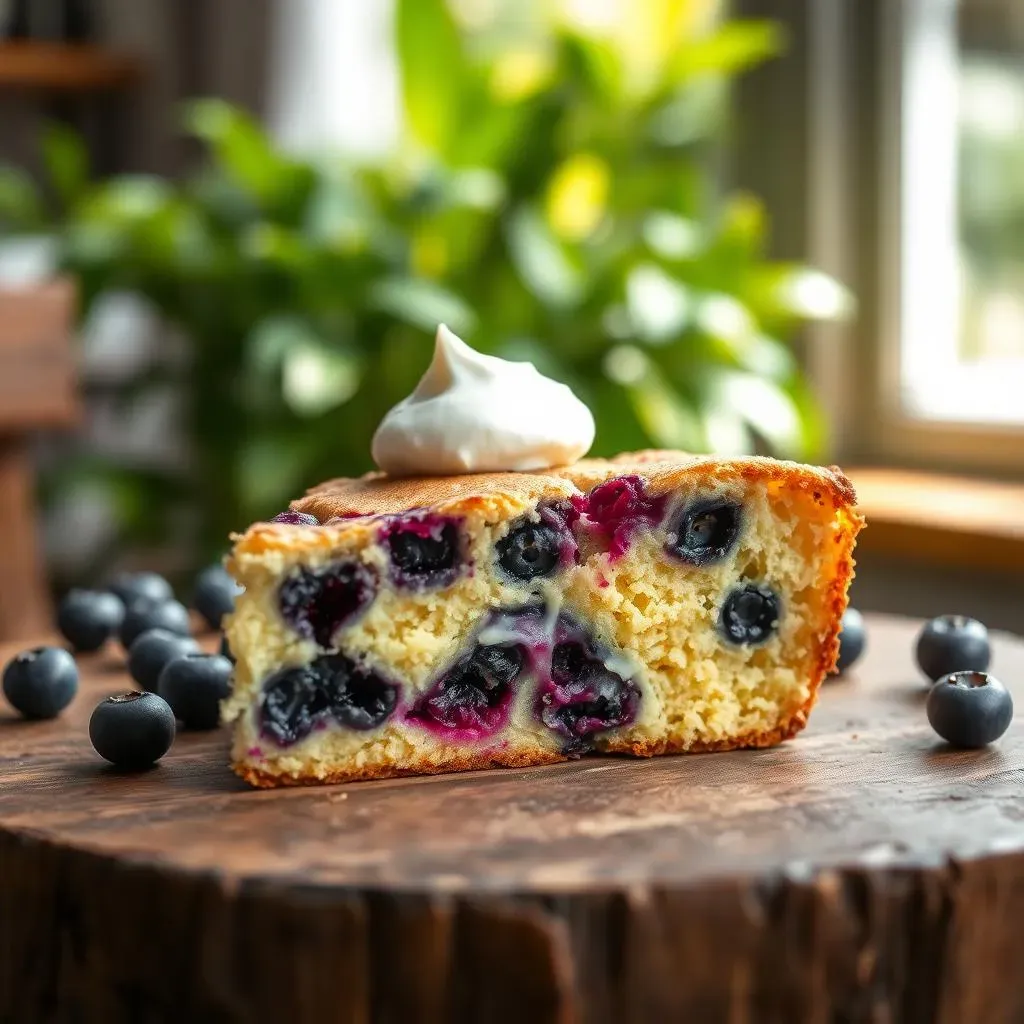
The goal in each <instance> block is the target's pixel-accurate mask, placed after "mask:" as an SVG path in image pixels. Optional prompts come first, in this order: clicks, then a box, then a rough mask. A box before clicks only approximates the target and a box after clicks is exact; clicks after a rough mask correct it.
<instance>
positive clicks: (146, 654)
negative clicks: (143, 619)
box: [128, 629, 199, 693]
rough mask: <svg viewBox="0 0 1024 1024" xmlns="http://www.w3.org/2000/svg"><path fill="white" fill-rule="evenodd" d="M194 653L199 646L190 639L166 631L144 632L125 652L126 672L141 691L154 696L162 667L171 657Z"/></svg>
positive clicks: (151, 630)
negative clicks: (126, 653) (126, 658)
mask: <svg viewBox="0 0 1024 1024" xmlns="http://www.w3.org/2000/svg"><path fill="white" fill-rule="evenodd" d="M198 650H199V644H197V643H196V642H195V640H193V639H192V637H190V636H181V634H179V633H171V632H168V630H166V629H147V630H146V632H145V633H142V634H140V635H139V637H138V638H137V639H136V641H135V643H133V644H132V646H131V649H130V650H129V651H128V671H129V673H130V674H131V677H132V679H134V680H135V682H137V683H138V684H139V686H141V687H142V688H143V689H144V690H149V691H150V692H152V693H156V688H157V681H158V680H159V679H160V673H161V672H162V671H163V670H164V666H165V665H167V664H168V662H171V661H173V660H174V659H175V658H183V657H185V655H186V654H195V653H196V652H197V651H198Z"/></svg>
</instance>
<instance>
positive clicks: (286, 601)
mask: <svg viewBox="0 0 1024 1024" xmlns="http://www.w3.org/2000/svg"><path fill="white" fill-rule="evenodd" d="M376 590H377V579H376V577H375V576H374V574H373V572H372V571H371V570H370V569H368V568H367V567H366V566H365V565H361V564H359V563H358V562H337V563H335V564H334V565H328V566H325V567H324V568H322V569H306V568H304V567H301V566H300V567H298V568H296V569H294V570H293V571H292V573H291V574H290V575H289V576H288V577H287V578H286V579H285V580H284V582H282V584H281V587H280V589H279V591H278V607H279V608H280V610H281V616H282V617H283V618H284V621H285V622H286V623H288V625H289V626H291V628H292V629H294V630H295V632H296V633H298V634H299V636H301V637H306V638H307V639H311V640H315V641H316V642H317V644H319V645H320V646H321V647H330V646H331V641H332V639H333V638H334V634H335V633H336V632H337V631H338V630H339V629H340V628H341V627H342V626H344V625H345V624H346V623H348V622H350V621H351V620H352V619H354V618H355V617H356V616H357V615H358V614H359V613H360V612H362V611H364V610H365V609H366V607H367V605H369V603H370V602H371V601H372V600H373V597H374V594H375V593H376Z"/></svg>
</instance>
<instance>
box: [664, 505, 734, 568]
mask: <svg viewBox="0 0 1024 1024" xmlns="http://www.w3.org/2000/svg"><path fill="white" fill-rule="evenodd" d="M742 524H743V510H742V508H741V506H740V505H739V504H738V503H737V502H735V501H729V500H727V499H724V498H703V499H701V500H699V501H695V502H693V503H692V504H691V505H689V506H688V507H687V508H685V509H684V510H683V514H682V516H681V517H680V519H679V522H678V524H677V525H676V526H675V527H674V529H673V530H672V532H670V534H669V541H668V545H667V549H668V552H669V554H672V555H675V556H676V557H677V558H680V559H682V560H683V561H684V562H688V563H689V564H690V565H698V566H700V565H711V564H712V563H714V562H720V561H722V559H724V558H725V557H726V556H727V555H728V554H729V552H731V551H732V550H733V548H734V547H735V546H736V541H737V540H738V539H739V535H740V528H741V526H742Z"/></svg>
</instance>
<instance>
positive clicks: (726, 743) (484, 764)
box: [232, 687, 818, 789]
mask: <svg viewBox="0 0 1024 1024" xmlns="http://www.w3.org/2000/svg"><path fill="white" fill-rule="evenodd" d="M817 690H818V688H817V687H814V690H813V692H812V694H811V696H810V698H809V699H808V701H807V703H806V704H805V705H804V706H803V707H801V708H800V709H799V710H797V712H796V713H795V714H793V715H792V716H791V717H790V718H789V719H788V720H787V721H786V722H783V723H782V724H780V725H778V726H776V728H774V729H770V730H765V731H761V732H749V733H745V734H743V735H740V736H735V737H731V738H729V739H724V740H715V741H713V742H704V741H698V742H696V743H688V744H687V743H683V742H681V741H678V740H671V739H669V740H648V741H633V742H624V741H618V742H615V741H607V742H605V743H603V744H602V745H601V750H600V751H597V752H596V753H598V754H627V755H632V756H633V757H656V756H658V755H660V754H712V753H722V752H724V751H728V750H740V749H757V748H764V747H774V746H776V745H778V744H779V743H782V742H784V741H785V740H788V739H792V738H793V737H794V736H795V735H796V734H797V733H798V732H800V730H801V729H803V728H804V726H805V725H806V724H807V717H808V713H809V712H810V709H811V706H812V705H813V703H814V701H815V699H816V697H817ZM584 756H591V755H584ZM572 760H576V758H574V757H571V756H569V755H567V754H561V753H558V752H557V751H552V750H546V749H544V748H543V747H540V746H538V747H535V748H532V749H530V748H523V747H520V748H519V749H517V750H515V751H508V752H501V751H488V752H485V753H480V754H467V755H466V756H465V757H462V758H455V759H447V760H445V761H444V762H443V763H438V762H436V761H431V760H429V759H428V758H422V759H418V760H410V761H407V762H405V763H404V764H402V765H372V766H367V767H365V768H358V769H355V770H352V769H338V770H337V771H330V772H326V773H325V774H323V775H317V774H314V773H313V772H308V773H303V772H300V773H297V774H293V773H289V774H277V773H275V772H268V771H264V770H263V769H261V768H257V767H255V766H254V765H251V764H247V763H245V762H236V763H235V764H233V765H232V768H233V769H234V770H235V772H236V773H237V774H238V775H240V776H241V777H242V778H243V779H245V781H246V782H248V783H249V785H251V786H256V787H258V788H260V789H273V788H276V787H278V786H323V785H331V784H334V783H341V782H370V781H372V780H374V779H397V778H403V777H405V776H410V775H448V774H451V773H455V772H470V771H480V770H484V769H488V768H535V767H538V766H540V765H545V764H558V763H559V762H562V761H572Z"/></svg>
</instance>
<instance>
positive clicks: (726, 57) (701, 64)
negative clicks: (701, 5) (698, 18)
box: [669, 19, 786, 82]
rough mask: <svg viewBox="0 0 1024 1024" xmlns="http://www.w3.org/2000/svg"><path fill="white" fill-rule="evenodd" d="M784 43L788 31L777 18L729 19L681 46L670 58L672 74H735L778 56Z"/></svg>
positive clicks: (682, 78) (684, 76) (675, 76)
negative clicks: (704, 34) (707, 33)
mask: <svg viewBox="0 0 1024 1024" xmlns="http://www.w3.org/2000/svg"><path fill="white" fill-rule="evenodd" d="M785 43H786V37H785V33H784V32H783V29H782V26H781V25H779V24H778V23H777V22H774V21H765V20H757V19H743V20H741V19H734V20H731V21H726V22H724V23H723V24H721V25H720V26H719V28H717V29H716V30H715V31H714V32H712V33H711V34H710V35H707V36H705V37H704V38H703V39H697V40H694V41H693V42H690V43H689V44H687V45H684V46H682V47H680V48H679V50H678V51H677V53H676V54H675V56H674V57H673V58H672V61H671V62H670V68H669V71H670V75H671V77H672V78H673V79H674V80H675V81H676V82H685V81H688V80H690V79H692V78H695V77H697V76H698V75H723V76H731V75H736V74H739V73H740V72H742V71H746V70H748V69H749V68H752V67H756V66H757V65H758V64H761V63H763V62H764V61H766V60H768V59H769V58H770V57H775V56H777V55H778V54H780V53H781V52H782V51H783V49H784V48H785Z"/></svg>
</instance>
